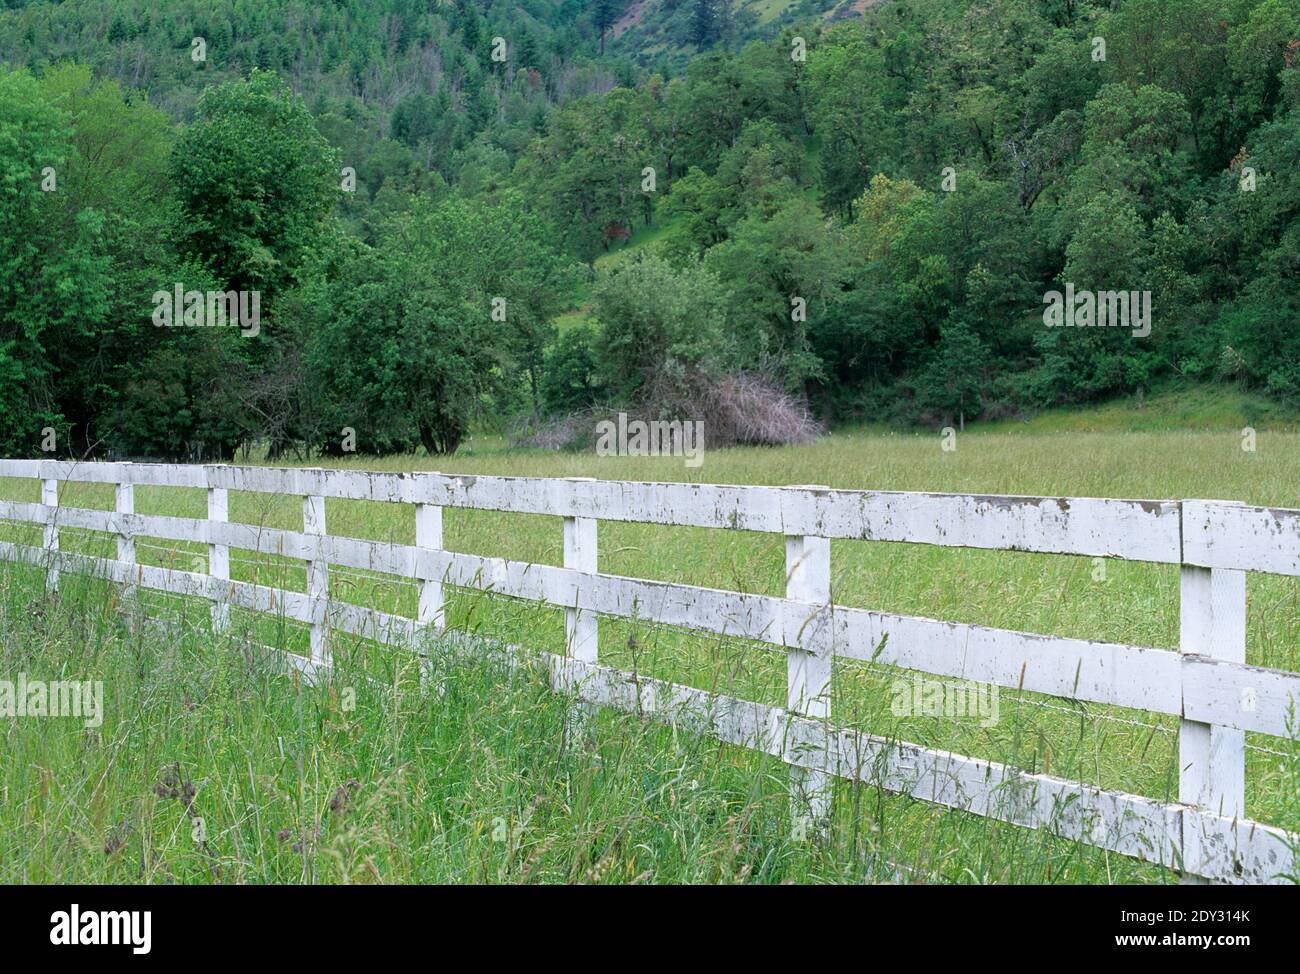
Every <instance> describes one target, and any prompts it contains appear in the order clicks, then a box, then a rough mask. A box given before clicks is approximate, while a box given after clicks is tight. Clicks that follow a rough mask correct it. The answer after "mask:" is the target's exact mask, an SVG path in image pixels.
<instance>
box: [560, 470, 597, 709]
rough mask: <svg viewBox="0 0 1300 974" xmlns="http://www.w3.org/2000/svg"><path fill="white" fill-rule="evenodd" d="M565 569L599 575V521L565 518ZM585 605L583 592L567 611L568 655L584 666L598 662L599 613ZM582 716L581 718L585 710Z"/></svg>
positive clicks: (582, 479)
mask: <svg viewBox="0 0 1300 974" xmlns="http://www.w3.org/2000/svg"><path fill="white" fill-rule="evenodd" d="M594 479H595V478H593V477H568V478H566V480H567V481H568V482H569V483H577V484H581V483H592V482H594ZM564 567H565V568H572V569H573V570H574V571H579V572H593V573H594V572H595V571H597V568H596V519H595V518H593V517H565V519H564ZM581 601H582V591H581V590H579V591H578V592H577V594H576V596H575V598H574V604H573V607H572V608H566V609H565V610H564V655H565V656H568V657H570V658H572V659H576V660H580V661H582V662H583V663H595V662H596V659H597V652H596V648H597V621H596V613H594V612H592V611H591V610H590V609H583V608H579V603H580V602H581ZM569 689H573V687H569ZM578 713H579V714H580V713H581V710H579V711H578ZM575 717H577V715H576V714H575Z"/></svg>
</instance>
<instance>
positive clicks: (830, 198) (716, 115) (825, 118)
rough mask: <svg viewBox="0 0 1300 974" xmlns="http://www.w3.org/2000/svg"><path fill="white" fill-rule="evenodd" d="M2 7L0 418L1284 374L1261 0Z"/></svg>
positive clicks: (458, 432)
mask: <svg viewBox="0 0 1300 974" xmlns="http://www.w3.org/2000/svg"><path fill="white" fill-rule="evenodd" d="M774 6H775V8H777V9H775V10H774V9H772V8H773V7H774ZM0 7H5V8H6V9H2V10H0V190H2V191H3V200H2V201H0V453H2V454H3V455H9V456H13V455H27V454H32V455H39V454H40V453H41V451H42V450H45V451H47V453H48V452H49V451H50V450H51V449H53V451H54V452H57V453H58V454H60V455H76V456H83V455H121V456H148V457H162V458H196V459H197V458H230V457H232V456H233V455H234V453H235V451H236V450H237V449H239V448H240V447H243V446H248V445H250V444H253V443H258V444H265V445H267V446H268V448H269V449H270V450H271V452H272V455H280V454H283V453H285V452H293V453H297V454H299V455H306V454H310V453H338V452H340V451H345V450H349V449H353V448H355V449H356V450H358V451H360V452H374V453H386V452H397V451H410V450H415V449H419V448H420V447H423V448H424V449H426V450H428V451H429V452H431V453H441V452H450V451H454V450H455V449H456V448H457V446H458V445H459V444H460V443H461V441H462V440H463V438H464V437H465V436H466V434H467V432H468V431H469V430H470V429H471V428H472V427H474V426H475V425H489V426H494V427H497V428H510V429H513V430H525V431H527V430H535V429H537V428H540V427H544V426H546V425H547V424H548V423H554V422H555V421H556V420H557V419H558V418H562V417H565V416H573V415H587V414H588V413H589V412H590V411H591V410H593V409H601V408H611V407H622V406H630V407H633V408H640V409H644V410H647V411H652V412H655V413H656V414H659V415H668V414H674V413H676V414H683V415H681V416H680V418H701V417H700V416H698V415H693V414H692V412H693V411H698V410H700V409H705V410H706V411H707V409H709V408H714V407H713V406H704V405H701V404H702V403H705V404H708V403H715V402H716V399H717V398H718V397H717V395H716V394H715V395H710V392H711V391H713V392H716V390H717V389H720V388H736V387H738V386H737V383H736V382H735V380H736V379H737V378H738V377H744V378H748V379H749V380H751V384H750V385H745V384H744V383H741V384H740V386H739V387H743V388H747V389H752V388H753V386H752V382H758V383H761V384H763V385H764V386H765V387H766V388H770V390H771V396H770V397H768V399H766V400H764V399H763V397H761V396H760V397H758V399H756V400H753V401H754V402H757V403H759V405H758V406H755V407H754V408H762V406H761V403H762V402H767V401H770V402H777V401H781V402H798V403H801V404H806V406H807V408H808V409H809V410H810V411H811V412H812V414H814V415H815V416H816V417H818V418H819V419H821V420H822V421H823V422H826V423H839V422H851V421H855V420H860V419H864V418H866V419H871V420H875V421H889V422H895V423H932V422H945V423H947V422H965V421H970V420H973V419H977V418H979V417H999V416H1006V415H1013V414H1017V413H1020V412H1027V411H1031V410H1035V409H1040V408H1044V407H1047V406H1051V405H1055V404H1063V403H1076V402H1086V401H1093V400H1098V399H1103V398H1105V397H1110V396H1115V395H1119V394H1123V393H1131V392H1133V391H1138V390H1144V389H1148V388H1150V387H1151V386H1152V385H1153V384H1155V383H1159V382H1162V381H1166V380H1168V379H1170V378H1171V377H1187V378H1190V379H1195V380H1202V381H1219V382H1233V383H1239V384H1242V385H1244V386H1249V387H1252V388H1255V389H1258V390H1260V391H1262V392H1264V393H1266V394H1267V395H1269V396H1272V397H1274V398H1276V399H1277V400H1280V401H1282V402H1285V403H1287V404H1290V405H1293V406H1300V219H1298V217H1300V7H1298V6H1297V5H1296V3H1295V2H1294V0H1115V2H1111V0H1105V2H1098V3H1089V2H1086V0H911V2H908V0H883V2H877V3H859V4H851V5H844V4H839V3H813V2H807V0H805V2H802V3H796V4H776V5H772V4H766V5H760V4H748V3H736V2H727V0H676V2H672V0H663V2H661V3H654V2H652V0H634V2H626V0H596V2H590V3H580V2H576V0H525V2H520V3H503V2H495V0H454V2H451V0H447V2H441V3H439V2H431V0H332V2H323V3H309V2H305V0H260V2H253V0H204V2H199V0H111V2H110V0H69V2H64V3H57V4H52V3H46V2H33V3H23V2H15V0H0ZM760 7H762V8H765V9H762V10H760V9H759V8H760ZM1067 289H1068V293H1071V294H1075V293H1082V292H1088V293H1090V294H1091V293H1099V292H1125V293H1126V294H1127V293H1138V292H1146V293H1149V301H1150V308H1151V319H1150V329H1149V334H1141V333H1140V331H1139V330H1138V329H1128V328H1116V327H1092V328H1080V327H1075V328H1053V327H1048V323H1047V319H1046V317H1045V312H1044V308H1045V307H1046V305H1045V301H1046V300H1047V296H1048V295H1050V294H1051V293H1052V292H1067ZM232 292H237V293H239V294H241V295H244V296H248V295H255V297H256V302H255V307H256V309H257V314H258V316H259V317H258V320H257V324H256V325H255V326H254V327H191V326H197V325H208V326H210V325H213V324H214V321H213V317H214V316H213V315H212V313H211V312H212V308H213V301H212V298H211V295H213V294H216V295H231V293H232ZM173 294H176V297H177V301H176V302H173V301H172V297H171V296H172V295H173ZM191 295H194V296H195V300H193V301H192V300H191V297H190V296H191ZM205 295H206V296H207V297H206V298H205V297H204V296H205ZM236 303H237V302H232V303H231V305H230V307H231V308H232V309H233V308H234V307H235V306H236ZM160 304H166V305H167V306H168V309H169V311H168V313H166V314H160V312H159V307H160ZM218 305H219V303H218ZM205 310H206V311H207V312H208V314H207V316H206V317H205V315H204V311H205ZM243 323H244V324H245V325H246V324H247V322H243ZM1112 323H1113V322H1112ZM164 325H166V326H170V327H160V326H164ZM703 418H705V419H706V420H707V418H708V417H707V416H705V417H703ZM50 431H53V435H51V433H50ZM345 431H346V432H345Z"/></svg>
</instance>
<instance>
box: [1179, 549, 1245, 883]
mask: <svg viewBox="0 0 1300 974" xmlns="http://www.w3.org/2000/svg"><path fill="white" fill-rule="evenodd" d="M1178 649H1179V652H1181V653H1183V654H1185V655H1198V656H1210V657H1213V658H1214V659H1222V660H1227V661H1229V662H1234V663H1244V662H1246V573H1245V572H1244V571H1240V570H1237V569H1224V568H1213V569H1211V568H1201V567H1199V566H1196V565H1183V566H1182V569H1181V579H1180V587H1179V642H1178ZM1245 742H1246V735H1245V732H1244V731H1241V730H1237V729H1235V728H1231V727H1219V726H1216V725H1214V724H1204V723H1201V722H1200V721H1195V720H1183V721H1180V722H1179V729H1178V767H1179V778H1178V801H1179V802H1180V803H1182V804H1184V805H1195V806H1199V807H1201V808H1203V809H1205V810H1206V811H1208V812H1210V813H1212V814H1215V815H1223V816H1226V817H1228V818H1233V817H1242V816H1244V814H1245V810H1246V808H1245V805H1246V803H1245V792H1246V747H1245ZM1182 839H1183V849H1182V851H1183V868H1184V871H1185V875H1184V880H1183V881H1184V882H1186V883H1201V882H1204V880H1203V879H1201V878H1200V877H1199V876H1198V875H1197V874H1196V870H1197V869H1199V868H1200V867H1201V866H1202V865H1203V858H1202V853H1201V841H1200V839H1201V837H1200V835H1197V834H1195V833H1194V831H1193V830H1192V829H1191V828H1189V827H1188V825H1187V823H1186V819H1185V820H1184V826H1183V836H1182Z"/></svg>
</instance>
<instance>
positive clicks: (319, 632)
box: [298, 470, 330, 664]
mask: <svg viewBox="0 0 1300 974" xmlns="http://www.w3.org/2000/svg"><path fill="white" fill-rule="evenodd" d="M298 473H299V474H301V475H302V480H303V481H304V482H306V483H311V482H312V481H313V479H314V478H312V477H311V474H312V471H309V470H304V471H298ZM302 530H303V534H307V535H322V536H323V535H325V534H326V533H327V532H326V530H325V498H324V497H322V496H321V495H319V494H308V495H307V496H306V497H304V498H303V499H302ZM307 597H308V598H309V599H311V600H312V604H313V606H319V607H320V608H317V609H315V610H314V611H313V613H312V620H311V658H312V661H313V662H315V663H318V664H323V663H328V662H329V661H330V649H329V627H328V625H327V624H326V619H325V613H324V611H323V603H324V602H325V601H326V600H327V599H328V598H329V561H328V560H327V559H325V558H324V557H321V555H320V554H319V553H318V554H317V555H316V557H313V558H312V559H311V561H310V562H309V563H308V565H307Z"/></svg>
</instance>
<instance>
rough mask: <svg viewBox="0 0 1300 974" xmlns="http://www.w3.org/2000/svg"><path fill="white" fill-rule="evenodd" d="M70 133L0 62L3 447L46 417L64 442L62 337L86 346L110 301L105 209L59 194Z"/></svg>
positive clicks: (23, 447)
mask: <svg viewBox="0 0 1300 974" xmlns="http://www.w3.org/2000/svg"><path fill="white" fill-rule="evenodd" d="M71 134H72V133H71V127H70V119H69V117H68V115H67V114H66V113H65V112H64V111H62V110H60V109H59V108H57V107H56V106H55V105H53V104H51V103H50V102H49V101H48V100H46V99H45V98H44V97H43V96H42V93H41V90H40V87H39V85H38V84H37V82H36V80H35V79H34V78H32V77H31V76H30V75H28V74H27V73H25V72H10V71H6V70H4V69H0V146H3V147H4V151H3V152H0V191H3V193H4V197H5V199H4V205H3V206H0V450H3V451H4V452H5V453H9V454H20V453H25V452H30V451H32V450H34V449H36V448H37V447H38V445H39V444H40V442H41V440H42V438H43V437H42V432H41V431H42V430H43V429H45V428H46V427H52V428H54V429H55V430H56V431H57V433H58V436H59V441H60V442H61V443H62V444H63V445H64V448H65V449H66V448H67V444H68V440H69V438H70V436H69V434H70V432H71V429H70V427H71V422H70V420H69V417H67V416H66V415H65V413H64V410H63V404H61V403H60V401H59V393H60V389H61V384H62V379H63V376H62V375H61V373H60V371H59V365H60V362H59V360H60V359H62V358H64V356H63V354H62V352H63V351H64V350H66V349H67V348H68V347H69V346H76V345H78V344H79V345H80V346H81V348H82V349H83V353H84V351H85V350H88V349H89V348H91V347H93V342H94V338H95V334H96V331H97V328H98V325H99V323H100V322H101V321H102V320H103V318H104V316H105V314H106V312H107V309H108V304H109V294H110V288H111V283H110V282H111V278H110V274H111V270H112V268H111V267H110V266H109V261H108V259H107V257H106V255H105V251H104V246H103V235H104V219H103V216H102V214H100V213H98V212H96V211H94V210H84V209H83V210H73V211H70V210H69V209H68V208H67V207H65V206H64V205H63V203H62V200H61V198H60V197H59V195H58V193H59V190H58V178H59V175H60V173H63V174H64V175H66V174H67V169H66V164H67V162H68V160H69V159H70V158H72V156H73V153H74V150H73V148H72V145H71V141H70V139H71ZM77 418H80V417H77Z"/></svg>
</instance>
